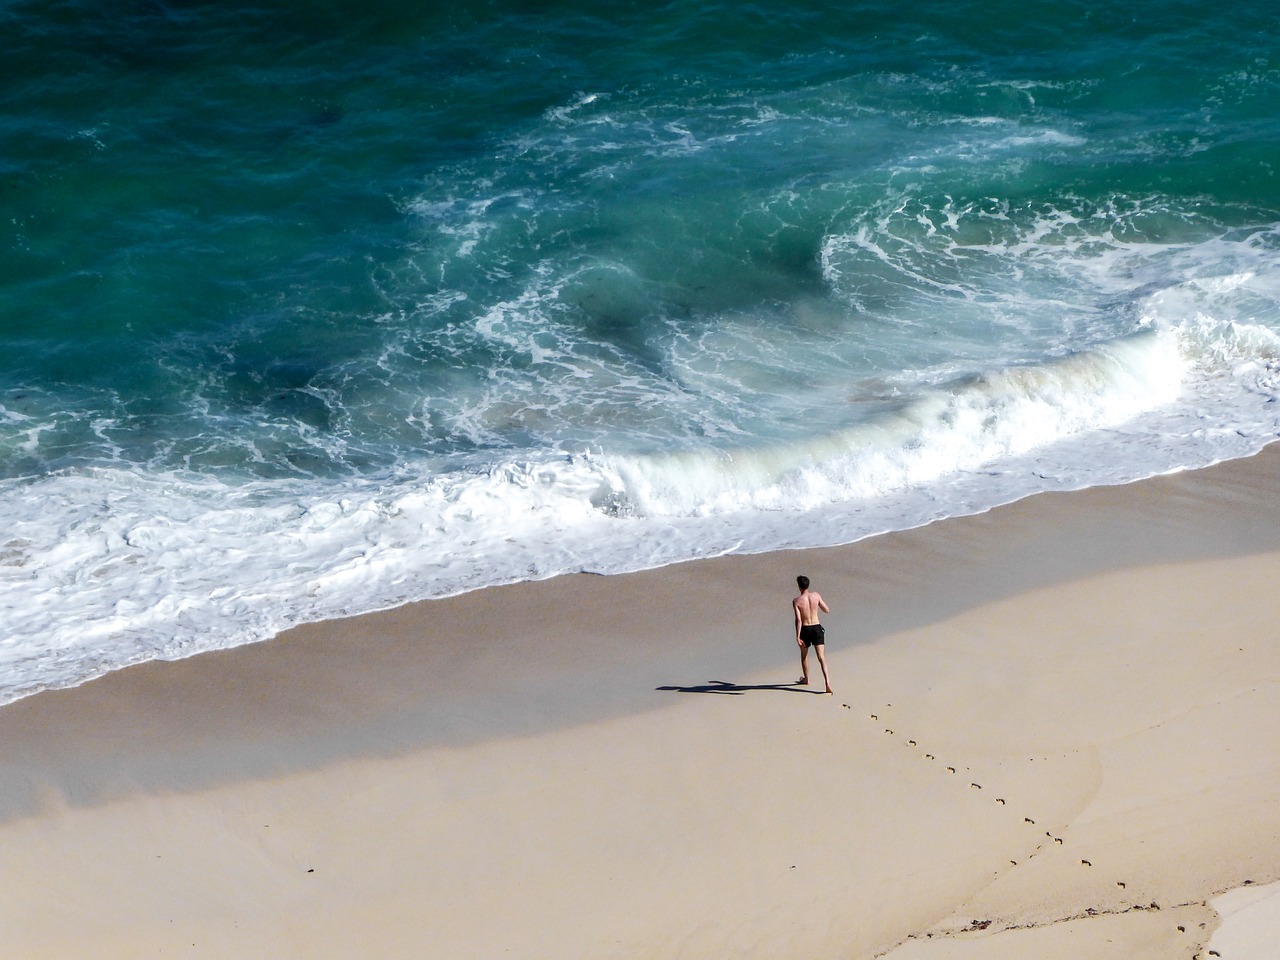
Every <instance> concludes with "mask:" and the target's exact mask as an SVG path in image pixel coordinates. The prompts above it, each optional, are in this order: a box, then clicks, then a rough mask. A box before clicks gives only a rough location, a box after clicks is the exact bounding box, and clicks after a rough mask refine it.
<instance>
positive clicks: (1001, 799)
mask: <svg viewBox="0 0 1280 960" xmlns="http://www.w3.org/2000/svg"><path fill="white" fill-rule="evenodd" d="M996 803H998V804H1000V806H1002V807H1003V806H1004V797H996Z"/></svg>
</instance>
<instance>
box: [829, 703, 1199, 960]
mask: <svg viewBox="0 0 1280 960" xmlns="http://www.w3.org/2000/svg"><path fill="white" fill-rule="evenodd" d="M841 706H842V707H844V709H846V710H850V709H852V708H851V707H850V706H849V704H847V703H843V704H841ZM885 707H886V708H892V707H893V704H891V703H887V704H885ZM868 718H869V719H870V720H871V721H872V722H874V723H878V722H880V716H879V714H875V713H872V714H868ZM884 732H885V735H886V736H890V737H892V736H896V735H897V734H895V732H894V731H893V729H892V728H891V727H885V728H884ZM907 746H909V747H917V748H918V747H919V744H918V743H916V741H915V740H908V741H907ZM923 758H924V759H925V760H934V761H936V760H937V757H935V756H934V755H933V754H932V753H925V754H923ZM966 769H967V768H966ZM946 771H947V773H948V774H954V773H956V768H955V767H951V766H948V767H946ZM969 787H970V789H973V790H981V789H983V787H982V784H980V783H974V782H970V784H969ZM995 802H996V803H997V804H998V805H999V806H1002V807H1005V806H1008V804H1007V802H1006V801H1005V799H1004V797H996V798H995ZM1022 822H1023V823H1024V824H1027V825H1029V826H1036V821H1035V820H1034V819H1033V818H1031V817H1025V816H1024V817H1023V818H1022ZM1044 835H1045V837H1046V838H1047V839H1046V840H1041V841H1040V842H1039V843H1037V844H1036V846H1035V848H1034V849H1033V850H1032V851H1031V853H1030V854H1028V855H1027V859H1028V860H1030V859H1031V858H1032V857H1034V856H1035V855H1036V854H1037V853H1039V852H1040V851H1041V850H1042V849H1044V847H1045V846H1047V845H1048V841H1049V840H1052V841H1053V843H1054V844H1055V845H1056V846H1063V845H1064V841H1063V839H1062V837H1057V836H1054V835H1053V833H1052V832H1051V831H1048V830H1046V831H1044ZM1009 864H1010V865H1011V866H1015V867H1016V866H1017V865H1018V861H1017V860H1010V861H1009ZM1080 866H1081V867H1083V868H1090V867H1092V866H1093V863H1092V862H1091V861H1089V860H1086V859H1083V858H1082V859H1081V860H1080ZM1116 886H1117V887H1119V888H1120V889H1121V890H1124V889H1126V884H1125V882H1124V881H1123V880H1117V881H1116ZM1132 909H1134V910H1159V909H1160V905H1159V904H1158V903H1152V904H1150V905H1149V906H1148V905H1147V904H1134V905H1133V906H1132ZM1087 912H1088V913H1089V914H1090V915H1092V914H1093V913H1094V912H1095V911H1094V909H1093V908H1092V907H1090V908H1089V910H1088V911H1087ZM989 923H990V921H985V922H983V921H977V920H975V921H974V926H973V927H972V929H985V928H986V925H987V924H989ZM1178 931H1179V932H1180V933H1185V932H1186V931H1185V930H1184V928H1183V927H1181V926H1180V927H1178ZM1213 954H1214V951H1210V955H1213Z"/></svg>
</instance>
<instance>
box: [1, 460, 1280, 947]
mask: <svg viewBox="0 0 1280 960" xmlns="http://www.w3.org/2000/svg"><path fill="white" fill-rule="evenodd" d="M1278 479H1280V450H1277V449H1274V448H1273V449H1269V450H1268V451H1264V453H1263V454H1262V455H1260V456H1258V457H1255V458H1252V459H1250V460H1248V461H1241V462H1236V463H1231V464H1225V465H1220V466H1219V467H1215V468H1212V469H1210V470H1207V471H1198V472H1195V473H1189V474H1183V475H1179V476H1174V477H1167V478H1158V479H1156V480H1152V481H1148V482H1144V483H1139V484H1133V485H1130V486H1127V487H1122V488H1112V489H1104V490H1092V491H1085V492H1082V493H1076V494H1062V495H1045V496H1040V497H1036V498H1032V499H1030V500H1027V501H1023V502H1021V503H1018V504H1013V505H1011V506H1008V507H1004V508H1001V509H999V510H995V511H992V512H990V513H988V514H985V515H983V516H978V517H971V518H964V519H959V520H952V521H946V522H942V523H937V524H933V525H931V526H929V527H926V528H922V529H920V530H916V531H909V532H906V533H900V534H894V535H891V536H885V537H880V538H875V539H873V540H869V541H865V542H863V543H860V544H854V545H851V546H847V547H840V548H834V549H829V550H812V551H804V552H802V553H791V554H787V553H780V554H770V555H764V556H757V557H745V558H744V557H738V558H725V559H721V560H715V561H707V562H700V563H692V564H686V565H683V566H679V567H673V568H668V569H665V570H659V571H652V572H648V573H642V574H636V575H631V576H625V577H610V578H604V577H592V576H576V577H565V578H561V579H558V580H554V581H548V582H545V583H536V584H521V585H516V586H512V587H505V588H499V589H494V590H487V591H482V592H480V593H476V594H472V595H468V596H465V597H459V598H454V599H451V600H447V601H440V602H434V603H424V604H417V605H414V606H410V607H405V608H402V609H400V610H396V611H391V612H388V613H384V614H378V615H374V616H368V617H361V618H356V619H353V620H349V621H334V622H328V623H323V624H318V625H315V626H311V627H307V628H303V629H299V630H295V631H291V632H290V633H288V634H285V635H283V636H282V637H280V638H278V639H277V640H274V641H272V642H270V643H264V644H259V645H256V646H253V647H247V648H241V649H238V650H234V651H228V652H224V653H217V654H208V655H204V656H199V657H195V658H192V659H190V660H186V661H182V662H179V663H171V664H148V665H144V666H141V667H136V668H131V669H128V670H122V671H119V672H117V673H114V674H111V675H109V676H107V677H105V678H103V679H101V680H98V681H95V682H93V683H90V684H86V685H85V686H83V687H80V688H78V689H75V690H70V691H59V692H49V693H44V694H39V695H37V696H33V697H29V698H27V699H25V700H22V701H19V702H17V703H14V704H10V705H8V706H5V707H3V708H0V742H2V743H3V744H4V750H3V754H2V755H0V956H5V957H10V956H12V957H22V958H36V960H38V958H63V957H66V958H77V960H82V958H85V957H93V958H99V960H104V958H117V957H119V958H126V957H127V958H130V960H133V958H139V957H162V956H163V957H168V956H182V957H210V958H218V960H224V958H228V957H236V958H238V957H280V958H292V957H298V958H302V957H305V958H325V957H343V958H346V957H357V956H358V957H378V958H401V957H405V958H408V957H413V958H422V957H439V958H448V960H464V958H485V960H492V958H498V957H516V958H519V957H526V958H546V957H556V958H558V960H572V958H591V960H600V958H609V957H618V958H641V957H645V958H647V957H653V958H663V960H669V958H679V957H689V958H716V960H720V958H724V957H728V956H749V957H761V958H771V960H773V958H778V960H785V958H793V957H794V958H800V957H804V958H811V957H831V958H841V960H845V958H864V957H877V956H884V957H889V958H892V960H962V958H970V957H973V958H977V957H982V958H984V960H1001V958H1035V960H1054V958H1059V957H1061V958H1067V957H1070V958H1073V960H1074V958H1078V957H1086V956H1087V957H1091V958H1100V960H1107V958H1117V960H1119V958H1124V960H1134V958H1143V957H1151V958H1160V960H1168V958H1177V957H1186V958H1191V957H1194V956H1202V957H1207V956H1208V951H1209V950H1210V949H1212V950H1214V951H1215V952H1217V953H1220V954H1221V956H1222V957H1223V958H1224V960H1232V958H1238V960H1255V958H1257V957H1262V956H1264V955H1265V956H1270V954H1266V953H1264V952H1261V951H1263V950H1264V949H1267V948H1268V947H1267V945H1269V944H1274V943H1275V942H1277V941H1278V940H1280V919H1278V918H1277V909H1276V904H1277V903H1278V902H1280V899H1278V896H1277V893H1276V889H1277V888H1274V887H1268V886H1266V885H1267V884H1271V883H1274V882H1275V881H1277V880H1280V736H1277V733H1278V732H1280V695H1278V693H1280V691H1278V690H1277V681H1278V680H1280V643H1277V627H1276V619H1275V616H1274V603H1273V597H1274V596H1275V584H1276V583H1277V582H1278V581H1280V498H1277V497H1276V496H1275V490H1276V489H1277V480H1278ZM799 572H805V573H808V574H809V575H810V576H811V577H813V578H814V581H815V583H814V585H815V587H817V588H818V589H820V590H821V591H822V592H823V594H824V595H825V596H826V597H827V599H828V600H829V601H830V602H831V604H832V606H833V607H834V612H833V613H832V615H831V616H830V617H828V618H826V619H827V623H828V629H829V633H828V636H829V638H830V640H831V644H830V647H831V652H830V658H831V662H832V666H833V679H834V683H835V687H836V696H835V697H834V698H830V697H824V696H821V695H816V694H814V693H812V692H810V691H808V690H803V689H801V688H797V687H795V686H790V685H788V681H789V680H791V679H792V678H793V677H794V676H795V675H796V673H797V672H798V671H797V666H798V665H797V664H796V662H795V660H796V657H795V650H794V645H793V641H792V640H791V636H792V628H791V623H790V614H789V610H788V600H789V598H790V596H791V593H792V589H791V588H792V585H793V577H794V575H795V574H796V573H799ZM1228 891H1237V892H1232V893H1228ZM1242 897H1243V898H1244V899H1238V898H1242ZM1215 898H1216V899H1215ZM1233 898H1237V899H1233ZM1219 913H1221V914H1222V915H1223V916H1226V917H1227V920H1226V922H1225V923H1224V924H1223V925H1222V926H1221V928H1220V929H1219ZM1211 937H1212V938H1213V939H1212V941H1211V939H1210V938H1211ZM1251 950H1252V951H1254V952H1252V953H1250V952H1249V951H1251Z"/></svg>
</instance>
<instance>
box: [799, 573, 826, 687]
mask: <svg viewBox="0 0 1280 960" xmlns="http://www.w3.org/2000/svg"><path fill="white" fill-rule="evenodd" d="M796 585H797V586H799V587H800V596H798V597H796V598H795V599H794V600H792V601H791V609H792V610H793V611H795V615H796V646H798V647H799V648H800V669H801V670H802V671H804V674H803V676H801V677H800V679H799V680H797V681H796V683H798V684H803V685H804V686H808V685H809V648H810V647H813V648H814V651H815V652H816V653H817V654H818V665H819V666H821V667H822V681H823V683H825V684H826V685H827V689H826V691H825V692H827V693H831V692H832V690H831V675H830V673H828V672H827V653H826V640H827V638H826V631H825V630H824V629H823V628H822V624H821V623H819V622H818V611H819V610H821V611H822V612H823V613H830V612H831V608H830V607H828V606H827V602H826V601H825V600H823V599H822V594H820V593H817V592H816V591H814V590H810V589H809V578H808V577H804V576H801V577H796Z"/></svg>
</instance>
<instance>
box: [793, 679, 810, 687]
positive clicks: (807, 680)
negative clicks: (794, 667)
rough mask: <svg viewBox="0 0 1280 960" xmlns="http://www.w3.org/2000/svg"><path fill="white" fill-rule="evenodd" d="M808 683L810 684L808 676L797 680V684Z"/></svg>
mask: <svg viewBox="0 0 1280 960" xmlns="http://www.w3.org/2000/svg"><path fill="white" fill-rule="evenodd" d="M808 685H809V678H808V677H801V678H800V679H799V680H797V681H796V686H800V687H807V686H808Z"/></svg>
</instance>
